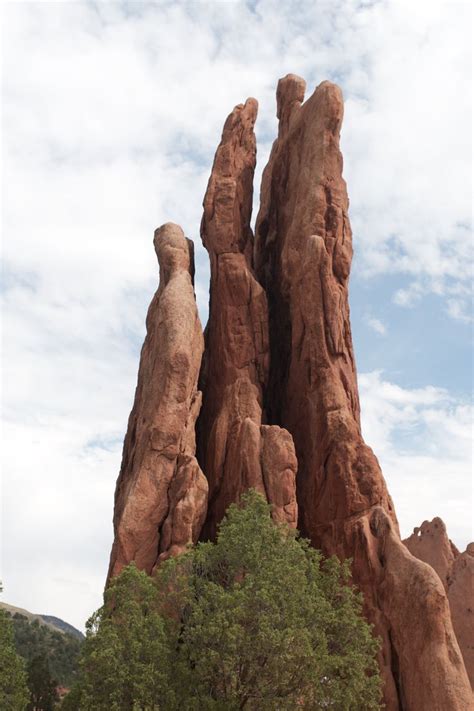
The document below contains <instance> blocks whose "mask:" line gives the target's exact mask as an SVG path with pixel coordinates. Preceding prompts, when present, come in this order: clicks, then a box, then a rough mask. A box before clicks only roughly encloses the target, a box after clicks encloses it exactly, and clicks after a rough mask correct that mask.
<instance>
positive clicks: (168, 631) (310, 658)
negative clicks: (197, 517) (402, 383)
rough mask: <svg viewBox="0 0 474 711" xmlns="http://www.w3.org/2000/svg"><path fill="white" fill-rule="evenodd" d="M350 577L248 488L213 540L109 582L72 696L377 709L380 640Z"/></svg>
mask: <svg viewBox="0 0 474 711" xmlns="http://www.w3.org/2000/svg"><path fill="white" fill-rule="evenodd" d="M349 578H350V575H349V565H348V563H347V562H346V563H344V564H341V563H340V562H339V561H338V560H337V559H335V558H331V559H329V560H323V558H322V556H321V554H320V553H319V552H318V551H316V550H314V549H313V548H311V546H310V545H309V543H308V542H307V541H306V540H304V539H300V538H299V537H298V535H297V534H296V532H294V531H292V530H290V529H288V528H286V527H283V526H277V525H275V524H274V523H273V521H272V519H271V517H270V507H269V506H268V504H267V503H266V502H265V501H264V499H263V498H262V497H261V496H259V495H258V494H257V493H256V492H253V491H251V492H249V493H248V494H247V495H246V496H245V497H243V500H242V505H240V506H236V505H233V506H231V507H230V508H229V510H228V512H227V515H226V517H225V519H224V521H223V522H222V524H221V526H220V529H219V534H218V539H217V541H216V543H215V544H214V543H201V544H199V545H198V546H196V547H195V548H193V549H191V550H190V552H189V553H186V554H185V555H182V556H180V557H179V558H175V559H172V560H169V561H167V562H166V563H164V564H162V565H161V567H160V569H159V572H158V574H157V575H156V576H155V578H153V579H151V578H148V577H147V576H146V575H144V574H143V573H140V572H139V571H138V570H137V569H136V568H135V567H134V566H129V567H128V568H126V569H125V570H124V571H123V572H122V573H121V575H120V576H119V577H118V578H117V579H116V580H115V581H114V582H113V584H112V585H111V586H110V588H109V590H108V591H107V593H106V596H105V604H104V607H103V608H101V610H99V612H98V613H96V615H95V616H94V617H93V618H91V621H90V622H89V624H88V636H87V639H86V643H85V645H84V657H83V662H82V675H83V676H82V680H81V683H80V685H79V687H78V688H77V689H75V690H74V692H73V693H74V694H75V696H72V697H71V703H72V700H75V701H74V703H75V704H76V706H75V708H76V709H80V711H92V709H94V710H96V709H97V711H100V710H101V709H111V711H118V710H119V709H120V711H122V710H123V711H152V710H153V711H154V710H155V709H159V708H160V709H162V710H165V711H173V710H174V709H185V710H186V711H198V710H199V711H234V710H235V711H237V709H245V710H246V711H257V710H258V711H273V710H274V711H277V710H278V711H290V710H291V711H294V709H302V710H304V709H306V710H309V709H318V708H324V709H327V708H330V709H334V710H335V711H360V710H361V709H364V711H371V710H372V709H378V708H380V695H381V693H380V692H381V682H380V677H379V673H378V667H377V664H376V661H375V655H376V652H377V650H378V646H379V642H378V640H376V639H374V637H373V635H372V630H371V628H370V626H369V625H368V624H367V622H366V621H365V620H364V619H363V617H362V597H361V595H360V594H359V593H357V591H356V590H355V589H354V588H353V587H351V586H350V585H349V584H348V583H349V582H350V580H349ZM79 695H80V699H79V701H78V696H79ZM65 708H66V707H65ZM68 708H71V709H72V708H74V707H73V706H72V705H71V706H69V707H68Z"/></svg>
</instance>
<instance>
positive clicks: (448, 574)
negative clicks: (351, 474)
mask: <svg viewBox="0 0 474 711" xmlns="http://www.w3.org/2000/svg"><path fill="white" fill-rule="evenodd" d="M403 543H404V544H405V545H406V547H407V548H408V550H409V551H410V553H411V554H412V555H414V556H416V557H417V558H419V559H420V560H423V561H424V562H425V563H429V565H431V567H432V568H434V569H435V570H436V572H437V573H438V575H439V577H440V579H441V582H442V583H443V585H444V588H445V590H446V592H447V593H448V600H449V606H450V609H451V619H452V621H453V627H454V632H455V633H456V637H457V640H458V643H459V647H460V649H461V653H462V656H463V659H464V664H465V665H466V671H467V673H468V676H469V680H470V682H471V686H472V687H473V688H474V543H470V544H469V545H468V547H467V548H466V550H465V551H464V553H460V552H459V551H458V549H457V548H456V546H455V545H454V544H453V543H452V542H451V541H450V540H449V538H448V534H447V531H446V526H445V525H444V523H443V521H442V520H441V519H440V518H434V519H433V520H432V521H423V523H422V524H421V526H420V528H415V529H414V531H413V533H412V535H411V536H410V537H409V538H406V539H405V540H404V541H403Z"/></svg>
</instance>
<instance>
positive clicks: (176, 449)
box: [109, 223, 208, 577]
mask: <svg viewBox="0 0 474 711" xmlns="http://www.w3.org/2000/svg"><path fill="white" fill-rule="evenodd" d="M154 245H155V250H156V254H157V256H158V261H159V264H160V284H159V288H158V291H157V292H156V294H155V295H154V297H153V300H152V302H151V304H150V308H149V310H148V314H147V320H146V327H147V334H146V338H145V342H144V344H143V348H142V351H141V356H140V367H139V371H138V383H137V389H136V392H135V401H134V404H133V409H132V412H131V413H130V418H129V421H128V430H127V434H126V437H125V442H124V448H123V457H122V467H121V470H120V475H119V478H118V481H117V487H116V491H115V510H114V532H115V538H114V544H113V547H112V553H111V556H110V568H109V577H110V576H113V575H116V574H118V573H119V572H120V570H121V569H122V567H123V566H124V565H127V564H128V563H130V562H131V561H135V563H136V564H137V566H138V567H139V568H141V569H143V570H145V571H147V572H148V573H151V572H152V570H153V568H154V566H155V565H156V563H157V562H158V560H161V559H163V558H166V557H168V556H169V555H175V554H177V553H179V552H181V551H183V550H184V549H185V548H186V546H187V545H188V544H189V543H192V542H196V540H197V539H198V536H199V533H200V531H201V527H202V524H203V521H204V518H205V515H206V509H207V492H208V486H207V480H206V477H205V476H204V474H203V473H202V471H201V469H200V467H199V465H198V463H197V460H196V457H195V450H196V441H195V440H196V438H195V422H196V419H197V416H198V414H199V410H200V407H201V393H200V392H199V391H198V390H197V381H198V375H199V368H200V365H201V357H202V352H203V349H204V339H203V334H202V327H201V323H200V321H199V316H198V312H197V306H196V300H195V297H194V287H193V282H192V271H193V253H192V246H193V245H192V242H191V241H190V240H187V239H186V238H185V236H184V234H183V231H182V230H181V228H180V227H178V225H174V224H172V223H168V224H166V225H163V226H162V227H160V228H159V229H158V230H157V231H156V232H155V238H154Z"/></svg>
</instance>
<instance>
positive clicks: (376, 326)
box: [366, 316, 387, 336]
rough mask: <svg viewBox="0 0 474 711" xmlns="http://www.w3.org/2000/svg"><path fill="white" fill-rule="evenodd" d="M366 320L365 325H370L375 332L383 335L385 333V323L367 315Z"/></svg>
mask: <svg viewBox="0 0 474 711" xmlns="http://www.w3.org/2000/svg"><path fill="white" fill-rule="evenodd" d="M366 321H367V325H368V326H370V328H371V329H372V330H373V331H375V333H378V334H379V336H385V334H386V333H387V329H386V327H385V324H383V323H382V321H380V319H378V318H373V317H371V316H368V317H367V319H366Z"/></svg>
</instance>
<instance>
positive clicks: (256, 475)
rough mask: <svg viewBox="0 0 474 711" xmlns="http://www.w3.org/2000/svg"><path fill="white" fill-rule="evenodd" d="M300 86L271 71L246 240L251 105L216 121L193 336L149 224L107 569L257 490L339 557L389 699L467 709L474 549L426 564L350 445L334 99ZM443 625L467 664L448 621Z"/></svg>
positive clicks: (171, 254)
mask: <svg viewBox="0 0 474 711" xmlns="http://www.w3.org/2000/svg"><path fill="white" fill-rule="evenodd" d="M304 94H305V82H304V81H303V79H301V78H299V77H297V76H294V75H288V76H286V77H285V78H284V79H282V80H280V82H279V84H278V91H277V116H278V118H279V129H278V137H277V139H276V141H275V143H274V145H273V148H272V151H271V155H270V159H269V162H268V165H267V166H266V168H265V170H264V173H263V179H262V186H261V198H260V210H259V214H258V217H257V221H256V228H255V236H254V235H253V232H252V229H251V224H250V221H251V212H252V196H253V175H254V169H255V160H256V148H255V146H256V142H255V134H254V123H255V120H256V116H257V102H256V101H255V100H254V99H248V100H247V102H246V103H245V104H244V105H239V106H236V107H235V109H234V110H233V111H232V113H231V114H230V116H229V117H228V119H227V121H226V123H225V126H224V131H223V134H222V140H221V143H220V145H219V147H218V149H217V153H216V156H215V160H214V165H213V168H212V172H211V177H210V180H209V184H208V188H207V192H206V196H205V199H204V215H203V219H202V224H201V237H202V241H203V244H204V246H205V247H206V249H207V251H208V253H209V258H210V264H211V284H210V310H209V322H208V324H207V327H206V332H205V348H204V346H203V337H202V333H201V328H200V324H199V319H198V316H197V311H196V304H195V300H194V293H193V286H192V279H191V273H190V263H191V261H192V259H191V257H190V248H189V243H188V242H186V240H185V238H184V235H183V234H182V232H181V230H180V228H178V227H177V226H176V225H165V226H164V227H163V228H161V229H160V230H158V231H157V234H156V237H155V245H156V248H157V252H158V258H159V261H160V287H159V289H158V292H157V294H156V295H155V297H154V299H153V302H152V304H151V306H150V311H149V314H148V318H147V337H146V340H145V344H144V346H143V351H142V356H141V362H140V371H139V376H138V386H137V393H136V397H135V404H134V408H133V410H132V413H131V415H130V421H129V428H128V432H127V436H126V439H125V445H124V455H123V462H122V470H121V473H120V476H119V480H118V483H117V492H116V506H115V517H114V524H115V542H114V547H113V550H112V558H111V568H110V573H111V574H112V575H113V574H115V573H116V572H118V571H119V570H120V568H121V566H122V565H124V564H125V563H127V562H129V561H131V560H135V561H136V562H137V564H138V565H139V566H140V567H142V568H144V569H145V570H148V571H149V572H151V571H152V570H153V568H154V566H155V565H156V564H157V562H159V560H161V559H163V558H164V557H166V556H168V555H173V554H177V553H179V552H181V551H182V550H184V548H185V547H186V545H187V544H188V543H189V542H192V541H195V540H196V539H197V538H198V537H201V538H204V539H207V538H213V537H214V536H215V534H216V529H217V526H218V524H219V522H220V521H221V519H222V517H223V515H224V513H225V510H226V508H227V506H228V505H229V504H230V503H231V502H234V501H237V500H238V499H239V498H240V496H241V494H242V493H243V492H244V491H245V490H246V489H248V488H249V487H253V488H256V489H257V490H259V491H261V492H262V493H263V494H264V495H265V496H266V497H267V500H268V501H269V502H271V503H272V504H273V516H274V518H275V519H276V520H277V521H281V522H285V523H287V524H288V525H290V526H296V525H298V527H299V528H300V529H301V531H302V532H303V534H304V535H306V536H307V537H309V538H310V540H311V542H312V543H313V545H314V546H316V547H318V548H321V549H322V550H323V551H324V552H325V553H326V554H336V555H338V556H339V557H341V558H346V557H351V558H352V560H353V578H354V582H355V584H356V585H357V586H358V587H359V588H360V589H361V590H362V591H363V593H364V599H365V613H366V615H367V617H368V619H369V620H370V621H371V622H372V623H373V625H374V631H375V633H376V634H377V635H379V636H380V637H381V639H382V647H381V651H380V657H379V661H380V667H381V670H382V675H383V678H384V682H385V684H384V701H385V704H386V708H387V709H388V710H389V711H399V710H400V711H402V710H403V711H424V710H425V709H426V711H428V710H429V711H466V709H470V708H472V694H471V690H470V685H469V681H468V677H467V674H466V669H465V664H464V661H463V657H462V655H461V652H460V649H459V644H458V641H457V640H456V636H455V634H454V631H453V624H452V621H451V613H450V605H451V611H452V614H453V618H455V617H456V614H457V613H455V612H454V606H455V605H457V606H458V608H459V610H460V613H459V615H460V618H459V619H461V618H462V617H463V615H464V617H465V616H466V615H467V614H469V610H468V607H469V604H470V603H469V602H466V601H467V599H468V598H467V596H466V594H465V589H466V588H465V587H463V586H465V585H466V584H467V583H466V582H465V581H466V580H467V574H466V570H468V569H470V568H469V565H470V560H471V556H470V554H469V553H466V554H462V556H461V555H459V554H455V553H454V552H453V549H452V548H450V547H449V545H448V546H447V547H446V546H444V544H443V546H444V548H443V547H442V550H441V548H440V551H439V552H438V553H436V555H434V554H433V556H432V558H431V559H428V558H429V556H428V555H427V554H423V552H422V553H420V551H421V549H420V551H418V552H417V551H416V550H415V549H414V546H413V545H411V543H409V542H406V545H404V544H403V543H402V541H401V539H400V535H399V531H398V524H397V519H396V515H395V511H394V507H393V504H392V501H391V498H390V496H389V494H388V491H387V487H386V484H385V481H384V479H383V476H382V472H381V470H380V467H379V464H378V461H377V459H376V457H375V455H374V453H373V452H372V450H371V449H370V448H369V447H368V446H367V445H366V444H365V443H364V441H363V438H362V434H361V429H360V416H359V397H358V389H357V377H356V368H355V360H354V352H353V346H352V338H351V329H350V321H349V305H348V282H349V273H350V267H351V259H352V239H351V228H350V223H349V218H348V198H347V191H346V185H345V182H344V180H343V178H342V156H341V153H340V150H339V132H340V128H341V122H342V117H343V101H342V96H341V92H340V90H339V89H338V87H337V86H335V85H334V84H331V83H329V82H323V83H322V84H321V85H320V86H318V88H317V89H316V91H315V92H314V93H313V95H312V96H311V97H310V98H309V99H308V100H307V101H306V102H304V103H303V101H304ZM191 271H192V270H191ZM203 348H204V350H203ZM201 357H202V363H201ZM199 371H200V375H199V385H197V379H198V373H199ZM198 387H199V390H200V391H201V392H202V409H201V412H200V415H199V417H198V419H197V423H196V418H197V416H198V412H199V407H200V392H199V391H198V390H197V388H198ZM195 423H196V425H195ZM195 429H196V434H197V459H196V456H195V436H194V432H195ZM198 462H199V464H198ZM203 472H204V474H205V476H204V474H203ZM423 550H424V549H423ZM464 555H468V556H469V558H468V559H466V558H463V556H464ZM450 556H452V557H450ZM461 559H462V560H463V561H464V563H463V565H462V566H461V567H460V568H459V572H457V573H456V574H455V571H454V568H455V566H456V565H457V561H460V560H461ZM466 561H467V562H466ZM428 563H429V564H428ZM437 566H438V567H437ZM435 570H436V571H438V572H435ZM438 573H439V575H438ZM456 576H457V578H458V580H459V583H458V585H457V587H453V585H454V583H453V582H449V581H452V580H454V577H456ZM461 581H462V582H461ZM451 591H452V592H451ZM448 596H449V602H448ZM454 600H461V601H462V602H454ZM470 614H472V613H470ZM463 619H464V618H463ZM455 627H456V631H457V634H458V639H459V642H460V644H461V646H462V648H463V652H464V655H465V659H466V660H467V661H468V653H466V652H465V651H464V647H465V646H466V644H467V642H465V641H463V637H462V634H463V632H462V629H461V628H462V623H459V626H458V623H457V622H455ZM458 627H459V629H458ZM469 643H470V644H472V640H471V642H469ZM471 649H472V647H471ZM468 663H470V662H468Z"/></svg>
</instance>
